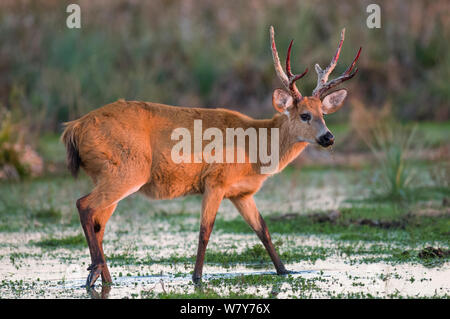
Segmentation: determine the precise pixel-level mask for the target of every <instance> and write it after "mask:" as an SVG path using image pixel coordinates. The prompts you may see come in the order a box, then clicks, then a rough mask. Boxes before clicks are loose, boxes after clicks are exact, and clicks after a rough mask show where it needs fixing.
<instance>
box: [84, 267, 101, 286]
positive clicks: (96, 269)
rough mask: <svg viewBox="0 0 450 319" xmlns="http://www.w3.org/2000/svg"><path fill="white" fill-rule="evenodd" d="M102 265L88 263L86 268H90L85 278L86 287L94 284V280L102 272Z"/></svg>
mask: <svg viewBox="0 0 450 319" xmlns="http://www.w3.org/2000/svg"><path fill="white" fill-rule="evenodd" d="M102 268H103V265H101V264H99V265H94V264H92V265H90V266H89V267H88V269H87V270H90V271H91V272H90V273H89V275H88V277H87V280H86V288H91V287H93V286H94V284H95V282H96V280H97V279H98V277H100V275H101V274H102Z"/></svg>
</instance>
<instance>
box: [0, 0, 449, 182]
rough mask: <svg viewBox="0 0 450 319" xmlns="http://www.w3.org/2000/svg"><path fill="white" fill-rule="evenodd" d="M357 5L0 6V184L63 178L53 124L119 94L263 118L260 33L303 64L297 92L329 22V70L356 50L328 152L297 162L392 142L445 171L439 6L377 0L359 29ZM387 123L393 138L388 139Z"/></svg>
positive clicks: (347, 156) (307, 86) (321, 59)
mask: <svg viewBox="0 0 450 319" xmlns="http://www.w3.org/2000/svg"><path fill="white" fill-rule="evenodd" d="M72 2H75V3H78V4H79V5H80V7H81V29H69V28H67V26H66V19H67V17H68V15H69V13H66V7H67V5H68V4H70V3H72ZM370 3H372V1H347V0H345V1H295V0H263V1H256V0H255V1H207V0H198V1H193V0H185V1H157V0H152V1H133V0H128V1H126V0H113V1H111V0H108V1H106V0H104V1H101V0H97V1H59V0H55V1H51V0H43V1H16V0H14V1H9V0H5V1H2V2H1V3H0V43H1V46H0V108H1V111H0V116H1V118H0V119H1V131H0V178H3V179H16V180H17V179H21V178H24V177H27V176H30V175H31V176H33V175H43V174H47V173H49V174H50V173H57V172H61V173H62V174H63V172H64V173H65V170H64V157H65V154H64V149H63V148H62V145H61V143H60V142H59V141H58V137H59V134H60V133H61V131H62V125H61V124H62V123H63V122H65V121H69V120H73V119H75V118H77V117H79V116H81V115H83V114H85V113H87V112H89V111H90V110H92V109H94V108H98V107H100V106H102V105H104V104H107V103H110V102H113V101H115V100H117V99H119V98H125V99H128V100H144V101H152V102H160V103H164V104H172V105H183V106H192V107H198V106H200V107H223V108H229V109H234V110H238V111H240V112H243V113H245V114H247V115H250V116H253V117H256V118H268V117H272V115H273V113H274V111H273V108H272V105H271V95H272V91H273V89H275V88H277V87H281V83H280V82H279V80H278V78H277V77H276V74H275V72H274V68H273V62H272V57H271V52H270V46H269V26H270V25H273V26H274V27H275V32H276V41H277V46H278V50H279V53H280V57H281V59H282V60H283V61H284V59H285V55H286V51H287V46H288V44H289V41H290V40H291V39H295V41H294V46H293V56H292V67H293V69H294V72H302V71H303V70H304V69H305V68H306V67H308V68H309V70H310V71H309V74H308V75H307V76H306V77H305V78H304V79H302V80H301V82H300V83H299V84H298V86H299V88H300V90H301V92H302V93H303V94H304V95H310V94H311V91H312V89H313V88H314V87H315V85H316V81H317V76H316V74H315V72H314V64H315V63H319V64H320V65H322V66H325V65H326V64H328V63H329V61H330V59H331V57H332V55H333V54H334V52H335V50H336V47H337V43H338V40H339V34H340V31H341V29H342V28H343V27H345V28H346V31H347V32H346V38H345V42H344V45H343V49H342V53H341V57H340V60H339V63H338V65H337V67H336V69H335V71H334V73H333V74H334V76H337V75H338V74H340V73H341V72H343V71H344V70H345V68H346V67H347V66H348V64H349V63H350V62H351V61H352V59H353V57H354V55H355V53H356V51H357V50H358V48H359V47H360V46H362V47H363V50H362V54H361V58H360V59H359V61H358V64H357V65H358V68H359V72H358V74H357V76H356V77H355V78H353V79H352V80H351V81H348V82H346V83H345V87H347V88H348V89H349V90H350V98H349V99H348V101H347V102H346V107H344V108H343V109H342V110H341V111H340V112H338V113H336V114H335V115H334V114H333V115H331V116H328V117H327V119H326V120H327V123H328V124H329V127H330V129H331V130H332V131H333V133H335V135H336V136H337V138H338V139H337V146H336V147H335V148H334V149H333V150H332V151H331V152H330V151H326V152H322V151H319V150H317V149H314V148H310V149H308V151H307V152H306V154H305V156H303V157H301V158H300V159H299V160H298V161H297V162H296V163H297V164H298V165H308V164H317V163H322V162H323V164H324V165H325V164H326V165H347V166H348V165H350V166H355V167H357V166H361V165H364V163H367V162H368V161H369V162H370V161H371V160H375V161H376V156H375V154H377V152H378V153H379V151H383V150H384V151H389V150H390V149H387V148H388V147H391V146H392V145H394V146H395V147H396V152H400V157H401V159H402V160H403V158H407V157H408V154H409V153H411V154H413V155H414V156H419V157H420V158H422V159H423V158H425V159H428V160H436V161H438V162H440V163H444V164H448V154H449V151H448V150H449V144H448V141H447V138H448V136H449V132H450V128H449V126H450V123H449V111H450V107H449V106H450V105H449V100H450V50H449V46H450V41H449V39H450V14H449V13H450V10H449V8H450V4H449V2H448V1H447V0H434V1H407V0H395V1H383V2H381V3H380V7H381V28H379V29H376V28H375V29H369V28H368V27H367V25H366V19H367V17H368V16H369V13H367V12H366V8H367V6H368V5H369V4H370ZM332 77H333V75H332ZM386 123H390V124H389V125H388V126H389V127H388V126H387V124H386ZM413 124H414V125H413ZM399 125H401V127H402V128H401V129H400V130H402V132H404V133H405V134H403V135H402V134H397V130H398V128H397V127H398V126H399ZM394 126H395V127H396V128H393V127H394ZM413 127H414V130H413ZM413 131H414V132H413ZM399 136H404V137H403V139H402V140H401V141H398V140H395V141H394V139H395V138H398V137H399ZM380 137H381V138H380ZM411 140H412V141H413V143H410V142H411ZM419 140H420V141H421V144H420V146H419V143H418V141H419ZM406 142H408V143H410V144H408V143H406ZM411 145H412V146H411ZM425 145H426V146H427V147H425ZM411 147H415V149H414V150H412V149H410V148H411ZM406 148H407V149H406ZM420 151H422V153H420ZM408 152H409V153H408ZM388 153H389V152H388ZM330 154H331V155H330ZM330 156H331V157H330ZM393 156H394V155H393ZM397 157H398V154H397V155H395V156H394V161H397V160H398V158H397ZM321 159H323V161H322V162H321ZM308 160H309V162H308ZM385 160H389V159H386V158H385ZM400 164H401V163H400ZM400 164H399V163H397V164H396V165H397V166H396V167H394V170H398V169H399V166H398V165H400ZM444 166H445V165H444ZM445 167H446V170H445V174H447V175H445V176H444V180H447V177H448V165H447V166H445Z"/></svg>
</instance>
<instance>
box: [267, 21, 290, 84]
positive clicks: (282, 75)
mask: <svg viewBox="0 0 450 319" xmlns="http://www.w3.org/2000/svg"><path fill="white" fill-rule="evenodd" d="M274 33H275V32H274V30H273V26H270V40H271V43H272V58H273V64H274V67H275V72H277V75H278V77H279V78H280V80H281V82H282V83H283V85H284V86H285V87H286V89H289V78H288V77H287V75H286V73H284V71H283V68H282V67H281V63H280V58H279V57H278V51H277V47H276V45H275V36H274Z"/></svg>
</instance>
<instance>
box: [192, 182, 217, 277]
mask: <svg viewBox="0 0 450 319" xmlns="http://www.w3.org/2000/svg"><path fill="white" fill-rule="evenodd" d="M222 198H223V192H222V191H221V190H213V189H209V188H207V189H206V191H205V193H204V195H203V201H202V216H201V221H200V234H199V238H198V249H197V259H196V261H195V267H194V274H193V275H192V281H193V282H194V283H198V282H199V281H200V280H201V278H202V271H203V262H204V260H205V251H206V246H207V245H208V241H209V236H210V235H211V231H212V229H213V226H214V221H215V219H216V214H217V210H218V209H219V206H220V202H221V201H222Z"/></svg>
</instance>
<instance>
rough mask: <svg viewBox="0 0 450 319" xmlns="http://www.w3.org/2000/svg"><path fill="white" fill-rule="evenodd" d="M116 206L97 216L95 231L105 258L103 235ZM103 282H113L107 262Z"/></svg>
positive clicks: (103, 271) (103, 269) (103, 270)
mask: <svg viewBox="0 0 450 319" xmlns="http://www.w3.org/2000/svg"><path fill="white" fill-rule="evenodd" d="M116 207H117V204H114V205H112V206H110V207H108V208H106V209H105V210H103V211H101V213H99V214H96V216H95V224H94V232H95V237H96V239H97V243H98V247H99V249H100V252H101V254H102V256H103V259H105V254H104V252H103V235H104V234H105V226H106V223H107V222H108V220H109V218H110V217H111V215H112V214H113V213H114V210H115V209H116ZM102 282H104V283H112V279H111V275H110V274H109V269H108V266H107V264H106V262H105V264H104V266H103V268H102Z"/></svg>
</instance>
